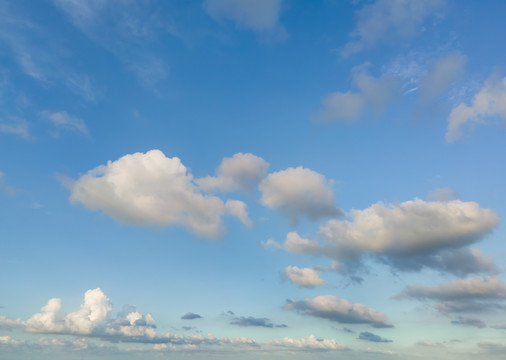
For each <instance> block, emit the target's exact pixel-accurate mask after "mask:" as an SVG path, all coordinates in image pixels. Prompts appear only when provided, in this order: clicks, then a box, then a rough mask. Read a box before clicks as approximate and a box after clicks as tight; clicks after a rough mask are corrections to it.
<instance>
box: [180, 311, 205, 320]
mask: <svg viewBox="0 0 506 360" xmlns="http://www.w3.org/2000/svg"><path fill="white" fill-rule="evenodd" d="M181 319H183V320H194V319H202V316H200V315H199V314H195V313H192V312H187V313H186V314H184V315H183V316H181Z"/></svg>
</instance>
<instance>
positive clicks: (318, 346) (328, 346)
mask: <svg viewBox="0 0 506 360" xmlns="http://www.w3.org/2000/svg"><path fill="white" fill-rule="evenodd" d="M268 344H270V345H273V346H276V347H282V348H285V349H303V350H304V349H305V350H323V351H328V350H349V348H348V346H346V345H344V344H340V343H338V342H336V341H335V340H334V339H318V338H316V337H315V336H314V335H310V336H306V337H303V338H301V339H292V338H288V337H285V338H283V340H281V341H280V340H270V341H269V342H268Z"/></svg>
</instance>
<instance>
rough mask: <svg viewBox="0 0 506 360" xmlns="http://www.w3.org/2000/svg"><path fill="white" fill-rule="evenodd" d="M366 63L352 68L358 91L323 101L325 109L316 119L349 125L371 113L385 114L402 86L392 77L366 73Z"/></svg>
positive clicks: (330, 95)
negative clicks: (388, 105)
mask: <svg viewBox="0 0 506 360" xmlns="http://www.w3.org/2000/svg"><path fill="white" fill-rule="evenodd" d="M369 66H370V64H368V63H366V64H364V65H361V66H357V67H355V68H353V71H352V84H353V86H355V87H356V88H357V89H358V92H351V91H347V92H345V93H342V92H334V93H330V94H328V95H327V96H326V98H325V99H323V101H322V109H321V110H320V111H319V112H318V113H317V114H316V117H315V120H317V121H321V122H344V123H350V122H353V121H355V120H357V119H358V118H360V117H361V116H363V115H364V114H366V113H368V112H372V113H374V114H380V113H381V112H383V111H384V110H385V108H386V106H387V104H388V103H389V102H390V100H391V99H392V98H393V97H394V96H395V95H396V93H397V92H398V90H399V86H398V85H399V84H398V83H397V80H396V78H395V77H394V76H392V75H391V74H384V75H382V76H380V77H377V78H376V77H374V76H372V75H370V74H369V72H368V71H367V69H368V67H369Z"/></svg>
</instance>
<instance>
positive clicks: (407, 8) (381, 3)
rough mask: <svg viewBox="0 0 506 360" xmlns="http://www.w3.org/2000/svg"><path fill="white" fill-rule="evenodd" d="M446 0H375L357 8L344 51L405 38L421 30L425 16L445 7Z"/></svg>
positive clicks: (347, 51) (352, 51)
mask: <svg viewBox="0 0 506 360" xmlns="http://www.w3.org/2000/svg"><path fill="white" fill-rule="evenodd" d="M444 4H445V1H444V0H426V1H417V0H376V1H375V2H373V3H372V4H366V5H364V6H363V7H362V8H361V9H360V10H358V11H357V22H356V25H355V29H354V30H353V31H352V32H351V34H350V36H351V37H352V38H354V39H356V40H352V41H350V42H349V43H347V44H346V45H345V47H344V48H343V49H342V50H341V54H342V55H343V56H349V55H352V54H355V53H357V52H360V51H362V50H364V49H366V48H368V47H371V46H373V45H375V44H377V43H379V42H390V43H395V42H398V41H399V40H406V39H409V38H411V37H413V36H415V35H416V34H417V33H420V32H421V30H422V25H423V24H424V22H425V21H426V19H427V18H428V17H429V16H430V15H432V14H434V13H435V12H437V11H439V10H441V9H442V8H443V7H444Z"/></svg>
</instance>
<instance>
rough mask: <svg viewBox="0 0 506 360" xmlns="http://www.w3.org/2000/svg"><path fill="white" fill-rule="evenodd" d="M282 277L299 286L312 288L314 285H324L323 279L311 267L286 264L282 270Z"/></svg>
mask: <svg viewBox="0 0 506 360" xmlns="http://www.w3.org/2000/svg"><path fill="white" fill-rule="evenodd" d="M284 277H285V278H286V279H288V280H290V281H291V282H293V283H294V284H297V285H298V286H299V287H306V288H314V287H315V286H323V285H325V281H324V280H323V279H322V278H321V277H320V275H319V274H318V273H317V272H316V271H315V270H313V269H311V268H298V267H297V266H287V267H286V268H285V271H284Z"/></svg>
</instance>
